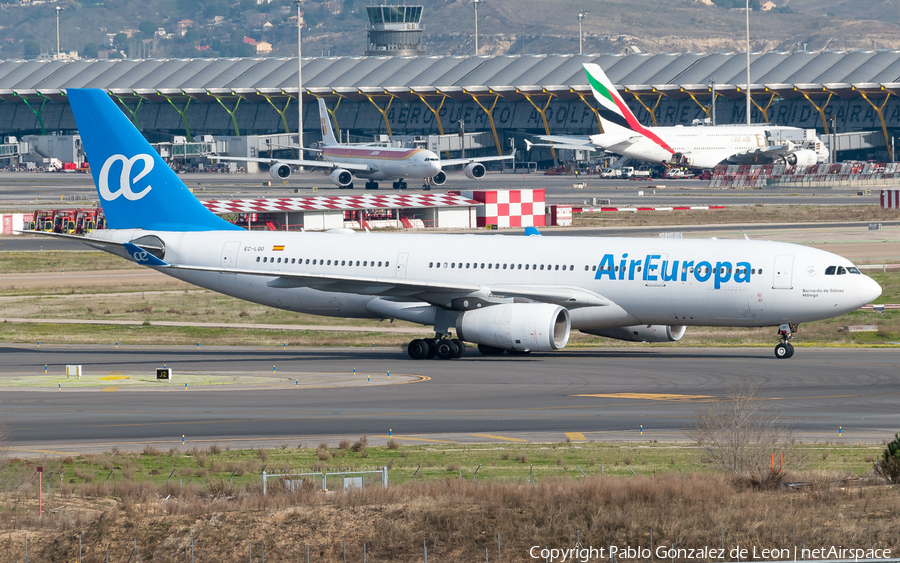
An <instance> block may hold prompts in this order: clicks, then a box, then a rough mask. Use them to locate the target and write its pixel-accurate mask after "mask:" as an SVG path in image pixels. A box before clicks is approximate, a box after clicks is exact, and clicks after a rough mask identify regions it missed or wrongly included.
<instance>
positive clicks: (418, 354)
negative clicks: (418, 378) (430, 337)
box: [406, 338, 428, 360]
mask: <svg viewBox="0 0 900 563" xmlns="http://www.w3.org/2000/svg"><path fill="white" fill-rule="evenodd" d="M406 352H407V353H408V354H409V357H410V358H412V359H414V360H424V359H425V358H426V357H427V356H428V344H427V343H426V342H425V341H424V340H421V339H419V338H417V339H415V340H413V341H412V342H410V343H409V346H407V347H406Z"/></svg>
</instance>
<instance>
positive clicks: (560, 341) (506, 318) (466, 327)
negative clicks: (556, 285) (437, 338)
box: [456, 303, 572, 352]
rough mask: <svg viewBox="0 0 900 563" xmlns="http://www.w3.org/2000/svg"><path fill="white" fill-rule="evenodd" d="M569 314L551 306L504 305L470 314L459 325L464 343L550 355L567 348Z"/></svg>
mask: <svg viewBox="0 0 900 563" xmlns="http://www.w3.org/2000/svg"><path fill="white" fill-rule="evenodd" d="M571 326H572V325H571V322H570V321H569V311H567V310H566V308H565V307H560V306H559V305H553V304H550V303H504V304H501V305H492V306H489V307H485V308H483V309H474V310H471V311H466V312H465V313H463V314H462V315H460V317H459V320H457V322H456V334H457V336H459V338H460V340H463V341H465V342H473V343H475V344H484V345H487V346H492V347H494V348H502V349H504V350H517V351H519V352H525V351H528V350H533V351H539V352H548V351H551V350H560V349H562V348H565V346H566V344H568V342H569V332H570V331H571Z"/></svg>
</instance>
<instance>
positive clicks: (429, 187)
mask: <svg viewBox="0 0 900 563" xmlns="http://www.w3.org/2000/svg"><path fill="white" fill-rule="evenodd" d="M422 189H423V190H425V191H426V192H427V191H431V184H422Z"/></svg>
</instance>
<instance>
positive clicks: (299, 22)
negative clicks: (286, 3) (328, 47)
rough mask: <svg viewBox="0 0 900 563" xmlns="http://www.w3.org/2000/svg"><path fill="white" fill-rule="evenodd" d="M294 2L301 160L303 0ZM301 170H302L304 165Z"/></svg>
mask: <svg viewBox="0 0 900 563" xmlns="http://www.w3.org/2000/svg"><path fill="white" fill-rule="evenodd" d="M294 4H297V139H298V140H299V142H300V151H299V156H300V160H303V49H302V46H303V40H302V39H303V37H302V35H301V34H302V30H303V24H302V21H303V13H302V8H303V0H294ZM299 170H301V171H302V170H303V167H302V166H301V167H300V168H299Z"/></svg>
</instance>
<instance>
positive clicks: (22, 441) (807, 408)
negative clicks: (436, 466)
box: [0, 345, 900, 455]
mask: <svg viewBox="0 0 900 563" xmlns="http://www.w3.org/2000/svg"><path fill="white" fill-rule="evenodd" d="M0 364H2V366H0V388H2V389H0V393H2V397H3V400H2V403H0V418H2V420H4V421H5V423H6V425H7V427H8V431H9V440H10V445H11V446H12V449H13V450H14V452H16V455H40V454H41V453H62V454H65V453H77V452H84V451H97V450H108V449H110V448H112V447H113V446H118V447H120V448H124V449H131V450H140V449H142V448H143V447H144V445H145V444H147V443H154V444H156V445H157V446H158V447H162V446H165V447H174V446H180V444H181V437H182V435H185V436H186V440H187V442H189V443H190V444H194V445H203V444H210V443H219V444H221V445H223V446H224V445H226V444H229V445H231V446H232V447H258V446H261V445H262V446H269V447H277V446H278V445H280V444H283V443H289V444H293V445H296V444H297V443H298V442H313V441H314V442H313V443H318V442H320V441H323V440H324V441H334V442H337V440H338V439H339V438H341V437H358V436H360V435H364V434H365V435H368V436H369V437H370V439H372V440H373V443H383V442H384V441H386V440H387V439H388V435H389V432H392V433H393V437H394V438H395V439H397V440H400V441H401V442H403V443H443V442H515V441H521V440H527V441H564V440H566V438H567V435H568V437H569V438H573V437H574V438H575V439H576V440H580V439H584V440H653V439H656V440H661V441H679V440H686V435H685V429H687V428H689V427H690V426H691V425H692V423H693V421H694V419H695V416H696V412H697V409H698V407H700V406H701V405H702V404H703V403H704V402H706V401H709V400H714V399H716V398H721V397H723V396H725V395H727V394H728V392H729V390H730V388H731V387H732V386H733V385H735V384H737V383H746V384H750V385H757V386H759V395H760V397H761V398H763V399H765V401H764V402H763V406H764V408H765V409H766V411H767V413H768V414H769V415H774V414H776V413H780V415H781V417H782V418H783V420H784V421H785V422H786V423H787V424H789V425H791V426H792V427H794V428H795V431H796V434H797V435H798V436H799V437H800V438H801V439H803V440H804V441H805V440H810V441H812V440H819V441H824V440H835V441H849V442H852V443H856V442H858V441H866V442H880V441H881V440H882V439H883V438H889V437H890V436H892V435H893V433H895V432H896V431H897V429H898V428H900V413H898V410H897V401H898V395H900V391H898V387H897V380H898V375H897V374H898V367H900V349H896V350H895V349H814V348H798V349H797V353H796V355H795V356H794V357H793V358H792V359H791V360H776V359H775V358H774V356H773V354H772V350H771V349H770V348H722V349H712V348H707V349H696V348H694V349H691V348H684V349H678V348H654V347H652V346H644V347H630V348H618V349H612V348H610V349H590V350H566V351H564V352H560V353H552V354H532V355H530V356H522V357H516V358H509V357H500V358H496V357H490V358H488V357H483V356H480V355H479V354H478V353H477V352H476V351H474V350H473V349H469V352H468V354H467V356H466V357H465V358H463V359H461V360H454V361H452V362H447V361H438V360H432V361H411V360H409V359H408V358H407V357H406V355H405V354H404V353H403V352H402V351H400V350H398V349H376V350H372V349H350V348H330V349H312V348H303V349H291V348H288V349H281V348H276V349H261V348H204V349H196V348H193V347H187V346H185V347H174V348H173V347H153V348H145V347H134V348H126V347H123V348H119V349H115V348H113V347H111V346H93V347H76V346H71V347H70V346H50V347H48V346H43V347H41V348H37V347H36V346H35V345H28V346H24V345H8V346H3V347H0ZM44 364H47V366H48V367H47V370H48V375H49V377H45V376H44ZM67 364H80V365H82V366H83V370H84V374H85V375H84V380H85V383H84V385H85V386H84V387H80V388H79V387H78V384H77V383H76V382H74V381H70V382H67V381H66V379H65V376H64V375H63V374H64V373H65V372H64V367H65V365H67ZM164 364H165V365H167V366H168V367H170V368H172V369H173V370H174V373H175V374H176V375H175V378H176V379H175V381H174V382H173V383H157V382H155V381H152V379H153V374H155V369H156V368H158V367H162V366H163V365H164ZM273 367H274V369H275V370H277V371H274V372H273ZM354 368H356V374H354V373H353V371H354ZM388 372H390V373H391V374H392V380H388V379H387V373H388ZM179 374H181V375H179ZM329 374H331V375H329ZM334 374H337V375H334ZM338 375H340V377H338ZM125 376H128V377H130V378H133V379H134V380H138V379H140V378H143V379H144V380H147V381H146V383H141V382H138V381H135V382H134V387H127V386H125V385H120V384H119V383H117V382H116V379H117V378H118V379H119V380H121V379H122V378H123V377H125ZM100 377H107V378H108V379H105V380H102V381H101V380H99V378H100ZM179 377H181V378H182V379H179ZM91 378H93V380H94V382H93V383H91V382H90V381H87V380H89V379H91ZM248 378H249V379H248ZM188 380H190V381H191V383H190V384H189V385H188V387H187V388H185V387H184V383H183V382H185V381H188ZM201 380H205V381H207V383H206V384H202V383H199V384H195V383H194V382H198V381H201ZM329 380H333V381H329ZM17 381H18V383H15V385H16V386H12V385H14V382H17ZM248 381H251V383H248ZM310 381H312V382H318V383H317V384H316V385H312V386H308V385H307V384H308V383H309V382H310ZM354 381H355V382H354ZM209 382H213V383H216V384H210V383H209ZM300 382H302V385H300V386H298V385H297V383H300ZM57 383H59V384H61V387H60V388H58V387H57ZM640 427H643V434H641V433H640V430H639V429H640ZM839 427H840V428H841V433H840V434H839V431H838V429H839ZM187 442H186V443H187Z"/></svg>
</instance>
